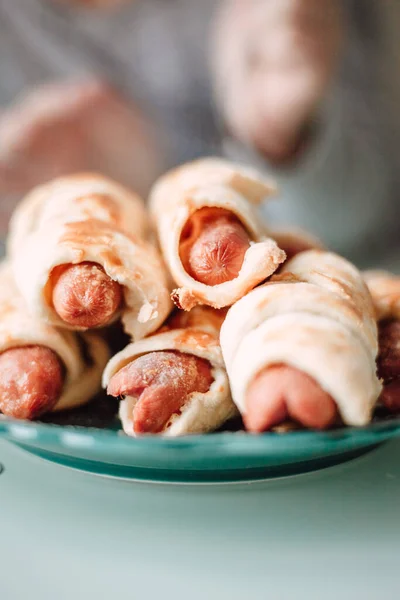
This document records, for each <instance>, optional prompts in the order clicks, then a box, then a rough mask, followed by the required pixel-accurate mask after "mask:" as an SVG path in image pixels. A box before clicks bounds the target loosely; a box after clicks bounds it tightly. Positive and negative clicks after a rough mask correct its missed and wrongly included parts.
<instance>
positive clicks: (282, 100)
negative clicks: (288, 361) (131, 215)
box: [213, 0, 343, 163]
mask: <svg viewBox="0 0 400 600" xmlns="http://www.w3.org/2000/svg"><path fill="white" fill-rule="evenodd" d="M342 27H343V24H342V18H341V12H340V3H339V2H338V1H337V0H254V1H251V2H248V0H228V1H226V2H225V3H224V5H223V8H222V11H221V13H220V15H219V18H218V19H217V26H216V30H215V46H214V49H213V66H214V73H215V86H216V92H217V98H218V101H219V104H220V108H221V111H222V115H223V117H224V119H225V122H226V125H227V127H228V130H229V131H230V132H231V133H232V134H233V135H234V136H235V137H236V138H238V139H239V140H240V141H242V142H244V143H245V144H247V145H250V146H253V147H255V148H256V149H257V150H258V151H259V152H261V153H262V154H263V155H265V156H266V157H267V158H268V159H269V160H270V161H272V162H275V163H282V162H285V161H288V160H290V159H291V158H293V156H294V155H295V154H296V152H297V151H298V150H299V148H300V147H301V145H302V143H303V142H304V136H305V135H306V134H305V132H306V131H307V130H308V128H309V125H310V123H311V122H312V119H313V117H314V115H315V113H316V111H317V108H318V105H319V103H320V102H321V100H322V99H323V97H324V94H325V92H326V90H327V87H328V86H329V83H330V81H331V79H332V76H333V74H334V71H335V67H336V64H337V60H338V57H339V55H340V42H341V37H342Z"/></svg>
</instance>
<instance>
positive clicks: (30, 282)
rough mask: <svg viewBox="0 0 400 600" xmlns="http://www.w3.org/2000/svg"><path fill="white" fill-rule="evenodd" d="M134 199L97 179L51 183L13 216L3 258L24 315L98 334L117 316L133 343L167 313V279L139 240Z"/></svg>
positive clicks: (143, 227) (140, 218) (142, 232)
mask: <svg viewBox="0 0 400 600" xmlns="http://www.w3.org/2000/svg"><path fill="white" fill-rule="evenodd" d="M146 235H147V224H146V214H145V211H144V206H143V203H142V201H141V200H140V198H138V197H137V196H135V195H134V194H131V192H128V191H127V190H125V189H124V188H122V187H121V186H119V185H117V184H114V183H113V182H111V181H109V180H108V179H105V178H103V177H100V176H96V175H77V176H71V177H66V178H62V179H58V180H55V181H53V182H51V183H49V184H46V185H44V186H42V187H40V188H38V189H36V190H34V191H33V192H32V193H31V194H29V195H28V197H27V198H26V199H25V200H24V201H23V202H22V204H21V206H20V207H19V208H18V209H17V211H16V213H15V215H14V217H13V219H12V222H11V228H10V238H9V242H8V251H9V255H10V257H11V261H12V266H13V273H14V277H15V281H16V284H17V286H18V288H19V290H20V292H21V294H22V296H23V297H24V299H25V301H26V303H27V306H28V308H29V310H30V311H31V312H32V314H34V315H35V316H37V317H38V318H42V319H44V320H46V321H47V322H49V323H51V324H53V325H55V326H58V327H66V328H69V329H74V330H85V329H90V328H94V327H103V326H105V325H108V324H110V323H112V322H113V321H115V320H116V319H117V318H118V317H119V316H120V315H121V314H122V322H123V324H124V327H125V329H126V331H127V333H129V334H130V335H131V336H133V337H134V338H135V339H139V338H141V337H144V336H145V335H147V334H149V333H151V332H153V331H155V330H156V329H157V328H158V327H159V326H160V325H161V323H162V322H163V321H164V320H165V318H166V317H167V315H168V314H169V312H170V310H171V301H170V297H169V295H170V285H169V281H168V275H167V273H166V270H165V267H164V265H163V262H162V260H161V257H160V255H159V253H158V251H157V249H156V248H155V247H154V246H153V245H152V244H151V243H150V242H149V241H147V240H146V239H145V237H146Z"/></svg>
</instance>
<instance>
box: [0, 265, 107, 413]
mask: <svg viewBox="0 0 400 600" xmlns="http://www.w3.org/2000/svg"><path fill="white" fill-rule="evenodd" d="M32 345H39V346H45V347H47V348H50V350H53V351H54V352H55V353H56V354H57V356H58V358H59V359H60V360H61V362H62V364H63V365H64V367H65V379H64V385H63V391H62V395H61V397H60V398H59V400H58V402H57V404H56V405H55V406H54V407H53V411H59V410H65V409H68V408H73V407H75V406H79V405H81V404H85V403H86V402H88V401H89V400H90V399H91V398H92V397H93V396H95V394H96V393H97V392H99V391H100V389H101V375H102V372H103V370H104V367H105V365H106V363H107V360H108V358H109V351H108V347H107V345H106V343H105V341H104V340H103V339H102V337H101V336H100V335H98V334H96V333H93V332H91V333H84V334H76V333H74V332H72V331H67V330H65V329H64V330H61V329H57V328H55V327H53V326H52V325H49V324H46V323H44V322H43V321H41V320H39V319H37V318H36V317H34V316H32V315H30V314H29V313H28V311H27V309H26V305H25V303H24V301H23V299H22V297H21V296H20V295H19V293H18V290H17V289H16V287H15V284H14V281H13V279H12V276H11V270H10V268H9V265H7V264H5V263H3V264H1V266H0V353H1V352H5V351H6V350H9V349H10V348H16V347H21V346H32Z"/></svg>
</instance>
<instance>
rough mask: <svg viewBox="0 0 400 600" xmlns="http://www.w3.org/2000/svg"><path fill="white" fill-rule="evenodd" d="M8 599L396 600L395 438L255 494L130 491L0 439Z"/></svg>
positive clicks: (399, 471) (398, 473)
mask: <svg viewBox="0 0 400 600" xmlns="http://www.w3.org/2000/svg"><path fill="white" fill-rule="evenodd" d="M0 463H2V465H3V466H4V471H3V473H2V474H1V475H0V599H1V600H22V599H24V598H27V599H29V600H36V599H37V600H70V599H71V600H72V599H73V600H81V599H85V600H92V599H95V600H103V599H104V600H106V599H107V600H109V599H110V598H112V599H117V598H128V599H131V598H132V599H140V600H141V599H146V600H147V599H153V598H154V599H163V600H164V599H168V598H173V599H174V600H180V599H181V598H182V599H185V600H197V599H202V600H203V599H207V600H214V598H215V599H216V600H217V599H218V600H224V599H225V598H227V599H230V600H236V599H238V600H239V599H240V600H244V599H245V598H246V599H247V598H255V599H263V598H268V599H269V598H271V599H273V600H281V599H286V598H288V599H289V598H290V599H293V598H294V599H295V600H298V599H300V600H301V599H303V598H304V599H307V600H311V599H314V598H315V599H318V600H330V599H332V600H333V599H335V600H338V599H340V600H345V599H352V600H358V599H360V600H361V599H362V600H370V599H371V600H378V599H379V600H392V599H393V600H395V599H396V600H397V599H399V598H400V514H399V513H400V441H395V442H391V443H389V444H387V445H385V446H383V447H381V448H379V449H378V450H376V451H374V452H372V453H371V454H369V455H367V456H365V457H363V458H361V459H358V460H356V461H354V462H353V463H348V464H347V465H343V466H339V467H334V468H332V469H328V470H325V471H321V472H319V473H316V474H312V475H306V476H300V477H296V478H293V479H287V480H281V481H274V482H268V483H257V484H251V485H249V484H247V485H246V484H239V485H228V486H219V487H217V486H167V485H152V484H135V483H126V482H118V481H113V480H109V479H102V478H96V477H94V476H90V475H84V474H81V473H77V472H73V471H70V470H67V469H65V468H61V467H57V466H55V465H52V464H50V463H46V462H44V461H40V460H39V459H36V458H33V457H30V456H29V455H27V454H24V453H23V452H22V451H21V450H18V449H16V448H14V447H13V446H11V445H9V444H6V443H5V442H0Z"/></svg>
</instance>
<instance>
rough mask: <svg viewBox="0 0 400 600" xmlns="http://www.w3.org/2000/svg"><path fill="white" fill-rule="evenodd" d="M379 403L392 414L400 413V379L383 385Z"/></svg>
mask: <svg viewBox="0 0 400 600" xmlns="http://www.w3.org/2000/svg"><path fill="white" fill-rule="evenodd" d="M380 401H381V402H382V404H384V405H385V407H386V408H387V409H388V410H389V411H390V412H392V413H400V379H395V380H394V381H391V382H390V383H387V384H386V385H384V387H383V390H382V393H381V396H380Z"/></svg>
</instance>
